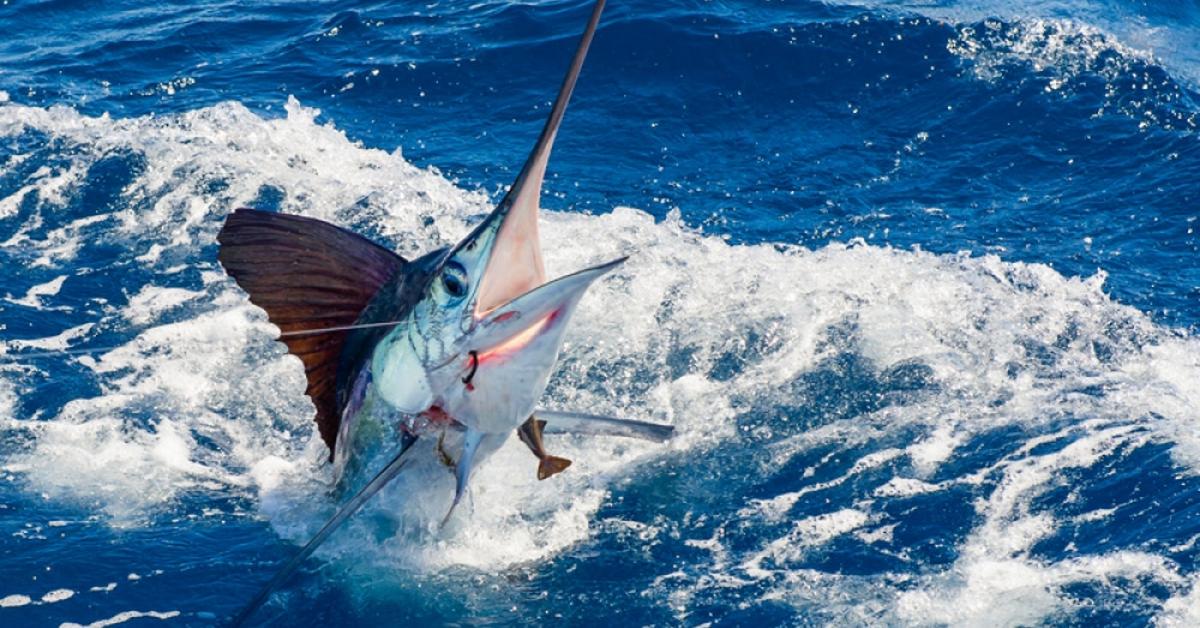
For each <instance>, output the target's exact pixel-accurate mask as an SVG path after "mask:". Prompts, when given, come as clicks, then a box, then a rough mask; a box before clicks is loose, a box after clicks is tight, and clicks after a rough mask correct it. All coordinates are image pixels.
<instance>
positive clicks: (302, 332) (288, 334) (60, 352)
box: [0, 320, 405, 363]
mask: <svg viewBox="0 0 1200 628" xmlns="http://www.w3.org/2000/svg"><path fill="white" fill-rule="evenodd" d="M404 323H405V321H402V320H401V321H383V322H379V323H359V324H356V325H337V326H335V327H318V328H314V329H297V330H293V331H285V332H280V333H279V335H278V336H276V338H275V339H276V340H283V339H285V338H299V337H303V336H316V335H318V334H332V333H337V332H342V331H352V330H355V329H376V328H380V327H395V326H397V325H402V324H404ZM11 342H13V343H32V342H37V341H36V340H13V341H11ZM130 342H137V338H135V339H133V340H132V341H130ZM195 342H201V343H205V342H207V343H217V342H218V341H215V340H196V341H195ZM127 346H129V343H126V344H123V345H111V346H106V347H88V348H81V349H56V350H53V351H33V352H29V353H19V354H12V355H10V354H7V353H6V354H3V355H0V363H6V362H7V363H13V362H19V361H20V360H25V359H29V360H37V359H42V358H52V357H57V356H72V355H89V354H93V353H107V352H109V351H116V350H117V349H123V348H125V347H127ZM15 348H16V349H17V350H20V347H15Z"/></svg>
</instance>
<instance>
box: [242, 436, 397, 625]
mask: <svg viewBox="0 0 1200 628" xmlns="http://www.w3.org/2000/svg"><path fill="white" fill-rule="evenodd" d="M415 442H417V437H416V436H413V435H411V434H409V433H408V432H404V433H403V436H402V439H401V441H400V453H398V454H396V457H395V458H393V459H392V461H391V462H389V463H388V465H387V466H386V467H384V468H383V470H382V471H380V472H379V473H378V474H377V475H376V476H375V477H374V478H372V479H371V481H370V482H369V483H367V485H366V486H365V487H363V489H362V490H361V491H359V492H358V493H357V494H355V495H354V497H351V498H350V500H349V501H347V502H346V503H345V504H343V505H342V507H341V508H340V509H339V510H338V511H337V513H335V514H334V515H333V517H331V518H330V519H329V521H328V522H327V523H326V524H325V525H324V526H322V527H321V529H320V530H319V531H318V532H317V534H316V535H315V536H313V538H312V540H311V541H309V542H308V544H307V545H305V546H304V547H303V548H301V550H300V551H299V552H298V553H297V554H296V555H295V556H293V557H292V559H291V560H289V561H288V562H287V564H286V565H284V566H283V568H281V569H280V570H279V572H278V573H276V574H275V577H273V578H271V581H270V582H268V583H267V584H266V585H265V586H263V588H262V589H261V590H259V592H258V595H255V596H254V599H252V600H250V603H249V604H247V605H246V606H245V607H243V608H242V610H241V611H239V612H238V614H237V615H235V616H234V617H233V619H231V620H230V622H229V625H230V626H240V625H242V624H243V623H245V621H246V620H247V619H250V617H251V616H252V615H253V614H254V611H256V610H258V608H259V607H260V606H262V605H263V603H264V602H266V601H267V598H268V597H270V595H271V593H272V592H274V591H275V589H278V588H279V587H280V586H281V585H283V583H285V582H287V579H288V578H289V577H291V575H292V573H294V572H295V571H296V570H297V569H299V568H300V565H301V563H303V562H304V559H306V558H308V557H309V556H310V555H312V553H313V552H314V551H316V549H317V547H319V546H320V545H321V543H324V542H325V539H327V538H329V535H331V534H333V532H334V530H336V529H337V528H338V526H340V525H342V524H343V523H345V521H346V520H347V519H349V518H350V516H351V515H353V514H354V513H356V512H358V510H359V509H360V508H362V507H363V504H365V503H367V500H369V499H371V497H372V496H374V495H375V493H378V492H379V489H381V488H383V487H384V486H387V484H388V483H389V482H391V481H392V480H393V479H395V477H396V476H397V475H398V474H399V473H400V471H402V470H403V469H404V466H405V465H406V464H407V463H408V461H409V459H410V457H409V456H406V455H405V454H407V453H408V452H409V450H411V449H412V445H413V443H415Z"/></svg>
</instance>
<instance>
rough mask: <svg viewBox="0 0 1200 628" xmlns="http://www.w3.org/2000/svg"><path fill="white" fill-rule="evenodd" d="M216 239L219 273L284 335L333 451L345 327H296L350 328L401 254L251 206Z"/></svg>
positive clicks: (323, 224)
mask: <svg viewBox="0 0 1200 628" xmlns="http://www.w3.org/2000/svg"><path fill="white" fill-rule="evenodd" d="M217 241H218V242H220V243H221V249H220V252H219V253H218V254H217V259H218V260H220V262H221V265H222V266H224V267H225V271H226V272H228V273H229V274H230V276H232V277H233V278H234V279H235V280H237V283H238V285H239V286H241V287H242V289H243V290H245V291H246V292H247V293H248V294H249V295H250V301H251V302H252V303H254V304H255V305H257V306H258V307H261V308H262V309H264V310H266V311H267V318H268V319H269V320H270V321H271V322H272V323H274V324H275V325H276V326H278V327H279V329H280V331H281V332H282V336H281V338H280V340H282V341H283V342H284V343H286V344H287V348H288V351H289V352H290V353H291V354H292V355H295V356H296V357H298V358H300V360H301V361H302V362H304V374H305V376H306V377H307V378H308V388H307V389H306V390H305V392H306V393H308V396H309V397H311V398H312V401H313V405H315V406H316V408H317V417H316V421H317V429H318V430H319V431H320V432H321V438H322V440H324V441H325V444H326V445H328V446H329V451H331V452H332V451H333V450H334V441H335V439H336V438H337V431H338V423H339V419H340V417H339V415H338V408H337V374H338V365H339V363H340V359H341V355H342V347H343V344H344V342H345V340H346V335H347V333H348V332H347V331H335V332H326V333H318V334H299V333H298V332H303V331H308V330H319V329H327V328H330V327H342V326H346V325H352V324H353V323H354V322H355V321H356V320H357V319H358V316H359V314H360V313H361V312H362V311H363V308H365V307H366V305H367V303H368V302H369V301H370V300H371V298H372V297H374V296H375V294H376V293H377V292H379V288H380V287H381V286H383V285H384V284H385V283H386V282H387V281H388V279H390V278H391V277H392V276H393V275H395V274H396V272H397V271H398V270H400V269H401V268H402V267H403V266H404V264H405V262H404V259H402V258H401V257H400V256H399V255H396V254H395V253H393V252H391V251H389V250H387V249H385V248H383V247H382V246H379V245H378V244H375V243H374V242H371V241H370V240H368V239H366V238H364V237H362V236H360V235H357V234H354V233H351V232H349V231H346V230H345V229H342V228H341V227H338V226H336V225H331V224H329V223H327V222H323V221H321V220H317V219H315V218H306V217H304V216H295V215H290V214H279V213H274V212H264V211H258V210H253V209H238V210H236V211H234V212H233V213H232V214H230V215H229V216H228V217H227V218H226V219H225V225H224V226H223V227H221V232H220V233H219V234H217Z"/></svg>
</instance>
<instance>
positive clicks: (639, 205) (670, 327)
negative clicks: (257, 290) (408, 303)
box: [0, 0, 1200, 626]
mask: <svg viewBox="0 0 1200 628" xmlns="http://www.w3.org/2000/svg"><path fill="white" fill-rule="evenodd" d="M588 10H589V3H588V2H584V1H581V0H569V1H567V0H546V1H538V2H522V3H510V2H498V1H492V0H477V1H472V2H458V1H452V2H446V1H432V2H422V3H410V2H349V1H344V0H343V1H322V2H306V3H294V2H238V3H234V2H212V3H198V2H190V1H184V0H180V1H176V2H166V3H161V4H159V5H156V6H155V5H149V4H147V3H138V2H126V1H114V2H105V3H84V2H73V1H66V0H50V1H37V2H34V1H25V0H6V1H5V2H4V3H3V5H0V27H3V28H2V32H3V33H4V36H3V37H2V38H0V267H2V268H3V274H2V275H0V297H2V300H0V330H2V334H0V435H2V438H0V478H2V482H0V625H2V626H43V625H60V624H64V623H75V624H83V625H89V624H91V625H97V626H104V625H114V624H117V623H121V622H128V623H129V624H130V625H159V624H164V625H189V626H192V625H195V626H205V625H213V624H216V623H218V622H219V621H220V619H221V618H223V617H225V616H227V615H229V614H230V613H232V612H234V611H235V610H236V609H238V608H239V607H240V606H241V605H242V604H244V603H245V602H246V601H247V600H248V599H249V598H250V597H251V596H252V595H253V594H254V593H255V592H256V591H257V589H258V587H259V586H260V585H261V584H262V583H263V582H265V581H266V580H267V579H269V578H270V576H271V575H272V574H273V573H274V571H275V569H276V568H277V567H278V566H279V565H280V564H281V563H282V562H283V561H285V560H286V559H287V558H288V557H289V556H291V555H292V554H293V553H294V552H295V551H296V550H297V548H298V547H299V545H300V544H302V543H303V542H304V541H305V540H306V539H307V538H308V537H309V536H310V535H311V534H312V533H313V532H315V530H316V529H317V528H318V527H319V526H320V524H321V523H322V522H323V520H324V519H325V518H326V517H328V516H329V515H330V514H331V513H332V511H333V508H334V500H333V498H332V497H331V496H330V494H329V482H330V470H329V467H328V465H327V464H325V454H326V452H325V451H324V450H323V446H322V445H321V444H320V441H319V439H317V438H316V436H315V430H314V429H313V427H312V424H311V416H312V408H311V405H310V404H309V402H308V401H307V399H306V398H305V397H304V394H303V389H304V384H303V374H302V369H301V366H300V364H299V362H298V361H296V360H295V359H294V358H290V357H288V356H286V354H285V353H284V352H283V350H282V349H281V348H280V347H279V346H278V345H277V344H276V343H273V342H272V340H271V338H272V337H273V332H274V328H273V327H272V326H270V325H269V324H267V323H266V322H265V317H264V315H263V314H262V312H261V311H259V310H257V309H256V308H254V307H253V306H251V305H250V304H249V302H248V301H247V299H246V297H245V295H244V294H243V293H242V292H241V291H240V290H239V289H238V288H237V287H236V286H235V285H234V284H233V283H232V281H230V280H229V279H228V278H227V277H226V276H225V275H224V273H223V272H222V271H221V269H220V266H219V265H218V264H217V262H216V248H215V242H214V237H215V234H216V231H217V229H218V228H219V227H220V224H221V222H222V220H223V217H224V216H225V215H226V214H227V213H228V212H229V211H230V210H232V209H233V208H235V207H239V206H247V205H248V206H254V207H260V208H265V209H278V210H282V211H289V212H297V213H302V214H306V215H310V216H315V217H319V218H323V219H325V220H329V221H332V222H335V223H338V224H341V225H345V226H348V227H350V228H353V229H355V230H357V231H360V232H362V233H365V234H368V235H370V236H372V237H374V238H376V239H378V240H379V241H381V242H385V243H387V244H389V245H390V246H393V247H395V248H396V249H397V250H398V251H400V252H401V253H403V254H406V255H407V254H413V253H416V252H419V251H424V250H429V249H430V248H432V247H434V246H436V245H441V244H445V243H447V242H450V241H452V240H454V239H456V238H457V237H459V236H461V235H462V234H464V233H465V232H466V230H467V229H468V228H469V226H470V225H471V224H473V223H474V222H475V221H477V220H478V219H479V217H481V216H482V215H483V214H484V213H485V212H486V211H487V210H488V208H489V206H490V204H491V203H493V202H495V201H496V200H497V199H498V198H499V196H500V194H501V193H502V191H503V190H504V189H505V186H506V185H508V184H509V183H510V182H511V180H512V179H513V177H514V176H515V174H516V172H517V170H518V169H519V168H520V165H521V162H522V160H523V158H524V157H525V155H526V154H527V152H528V150H529V147H530V146H531V145H532V142H533V140H534V138H535V137H536V134H537V132H538V130H539V129H540V127H541V125H542V122H543V120H544V116H545V115H546V113H547V109H548V107H549V104H550V101H551V100H552V98H553V95H554V92H555V90H556V88H557V86H558V83H559V81H560V80H561V75H562V72H563V71H564V69H565V67H566V63H567V60H568V58H569V55H570V53H571V51H572V50H573V47H574V45H575V42H576V41H577V38H578V35H579V33H580V31H581V29H582V26H583V23H584V21H585V20H586V16H587V12H588ZM1197 89H1200V8H1198V7H1197V6H1196V5H1195V4H1194V3H1190V2H1179V3H1174V2H1144V1H1133V0H1103V1H1091V0H1018V1H1017V2H1001V1H998V0H992V1H988V0H963V1H959V2H955V1H951V0H933V1H918V2H910V1H902V0H845V1H844V2H838V1H834V0H830V1H825V2H817V1H808V0H794V1H790V2H778V3H776V2H759V1H748V0H747V1H733V0H729V1H724V2H677V3H663V2H646V1H640V2H623V1H613V2H611V3H610V6H609V7H608V8H607V10H606V12H605V14H604V17H603V20H602V22H601V25H600V28H599V31H598V33H597V35H596V39H595V43H594V45H593V47H592V50H591V53H590V56H589V58H588V61H587V64H586V66H585V68H584V71H583V74H582V77H581V80H580V83H579V86H578V88H577V90H576V94H575V98H574V100H573V102H572V105H571V109H570V110H569V111H568V113H567V118H566V121H565V123H564V126H563V129H562V132H561V133H560V135H559V138H558V142H557V145H556V147H555V151H554V155H553V158H552V160H551V165H550V172H549V175H548V180H547V184H546V197H545V198H544V200H543V207H544V208H545V211H544V212H543V222H542V232H543V233H542V235H543V240H544V248H545V252H546V258H547V265H548V267H549V272H550V274H551V275H558V274H562V273H565V272H568V271H571V270H575V269H577V268H580V267H582V266H584V265H586V264H589V263H593V262H597V261H601V260H606V259H611V258H612V257H615V256H616V255H619V254H630V255H632V257H631V259H630V261H629V262H628V263H627V264H626V265H625V266H624V267H623V268H622V269H621V270H619V271H618V272H617V273H616V274H615V275H614V276H613V277H611V278H609V279H608V280H606V281H605V282H604V283H603V284H602V285H599V286H597V287H596V288H595V289H593V291H592V292H590V293H589V295H588V296H587V297H586V298H585V299H584V301H583V303H582V304H581V307H580V311H579V312H578V314H577V315H576V318H575V319H574V320H573V322H572V328H571V331H570V332H569V335H568V345H567V348H566V349H565V351H564V354H563V359H562V363H561V366H560V368H559V370H558V371H557V372H556V374H555V376H554V378H553V379H552V381H551V385H550V388H549V390H548V392H547V395H546V398H545V400H544V401H545V403H544V405H546V406H550V407H557V408H567V409H576V410H586V411H593V412H599V413H605V414H614V415H619V416H629V417H635V418H642V419H650V420H657V421H663V422H668V423H671V424H673V425H675V427H676V431H677V433H676V437H675V438H674V439H673V440H672V441H671V442H669V443H667V444H664V445H654V444H646V443H640V442H627V441H620V440H619V439H588V440H583V439H578V438H559V439H557V440H553V441H551V442H550V443H549V445H550V447H551V449H552V450H553V451H554V453H557V454H560V455H564V456H566V457H568V458H571V459H573V460H574V461H575V464H574V466H572V467H571V468H570V469H569V470H568V471H567V472H565V473H563V474H562V475H560V476H556V477H555V478H553V479H551V480H548V481H546V482H540V483H539V482H538V481H537V480H536V478H535V477H534V468H535V462H534V460H533V459H532V457H530V456H529V455H528V453H527V452H525V451H524V450H523V449H522V448H521V445H520V444H519V443H516V442H515V439H514V441H513V442H510V443H509V444H508V445H506V446H505V448H504V449H502V450H501V451H500V452H499V453H497V455H496V456H495V457H494V458H493V459H491V460H490V461H489V463H488V465H487V466H485V467H483V468H482V469H481V470H480V471H479V474H478V477H477V478H476V479H475V480H474V487H473V490H472V494H471V498H470V500H469V503H468V504H467V505H466V509H465V511H466V513H465V516H463V517H461V518H460V520H459V521H458V522H457V523H456V524H455V525H454V526H451V527H450V528H448V529H445V530H438V529H437V526H436V525H432V524H430V523H429V522H430V521H436V520H437V518H439V517H440V514H441V513H443V512H444V509H445V507H446V505H447V503H448V501H449V497H450V491H451V488H450V487H451V481H450V478H449V477H448V476H447V475H446V474H445V473H444V471H441V470H438V469H436V468H428V469H421V470H414V473H413V474H411V475H410V477H406V478H404V479H403V480H402V481H401V482H399V483H398V485H397V486H396V487H394V490H391V491H389V492H387V493H385V494H383V495H381V496H380V497H381V499H379V500H377V502H376V503H375V504H373V505H372V506H370V507H369V508H368V510H367V512H365V513H363V516H360V517H358V518H356V519H355V521H354V522H353V523H352V524H350V525H348V526H347V527H345V528H344V529H343V530H341V531H340V532H339V533H338V534H337V535H336V536H335V537H334V539H333V540H331V541H330V542H329V543H328V544H327V545H326V546H325V547H324V548H323V549H322V550H321V551H319V552H318V553H317V555H316V556H315V557H314V558H313V559H311V560H310V561H309V562H308V563H307V566H306V568H305V569H304V570H303V572H302V573H301V574H299V575H298V576H297V577H296V578H294V579H293V580H292V581H291V582H290V583H288V585H286V586H285V587H284V588H283V590H282V591H281V592H280V593H279V594H277V595H276V596H275V597H274V598H273V599H272V601H271V603H269V604H268V605H267V606H266V607H265V608H264V609H263V611H262V612H261V614H259V615H257V616H256V621H257V622H261V623H263V624H271V623H273V624H276V625H349V624H356V625H380V626H383V625H398V624H407V623H409V622H427V623H455V624H516V623H533V622H555V623H567V624H594V623H601V622H606V623H611V622H618V623H620V624H621V625H646V624H651V625H675V624H685V625H696V624H706V623H712V624H718V625H777V624H782V625H863V624H875V625H919V626H923V625H989V626H990V625H1035V624H1049V625H1084V624H1086V625H1146V624H1153V625H1161V626H1195V625H1200V547H1197V540H1198V539H1200V475H1198V471H1200V338H1197V333H1200V233H1198V232H1200V187H1198V186H1197V181H1198V180H1200V135H1198V129H1197V126H1198V125H1200V100H1198V95H1200V92H1198V91H1197ZM65 350H70V351H74V353H63V351H65ZM432 466H434V467H435V466H436V465H432Z"/></svg>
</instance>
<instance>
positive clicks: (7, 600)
mask: <svg viewBox="0 0 1200 628" xmlns="http://www.w3.org/2000/svg"><path fill="white" fill-rule="evenodd" d="M31 603H33V599H32V598H30V597H29V596H28V595H20V594H17V593H14V594H12V595H6V596H4V597H2V598H0V608H17V607H19V606H28V605H29V604H31Z"/></svg>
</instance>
